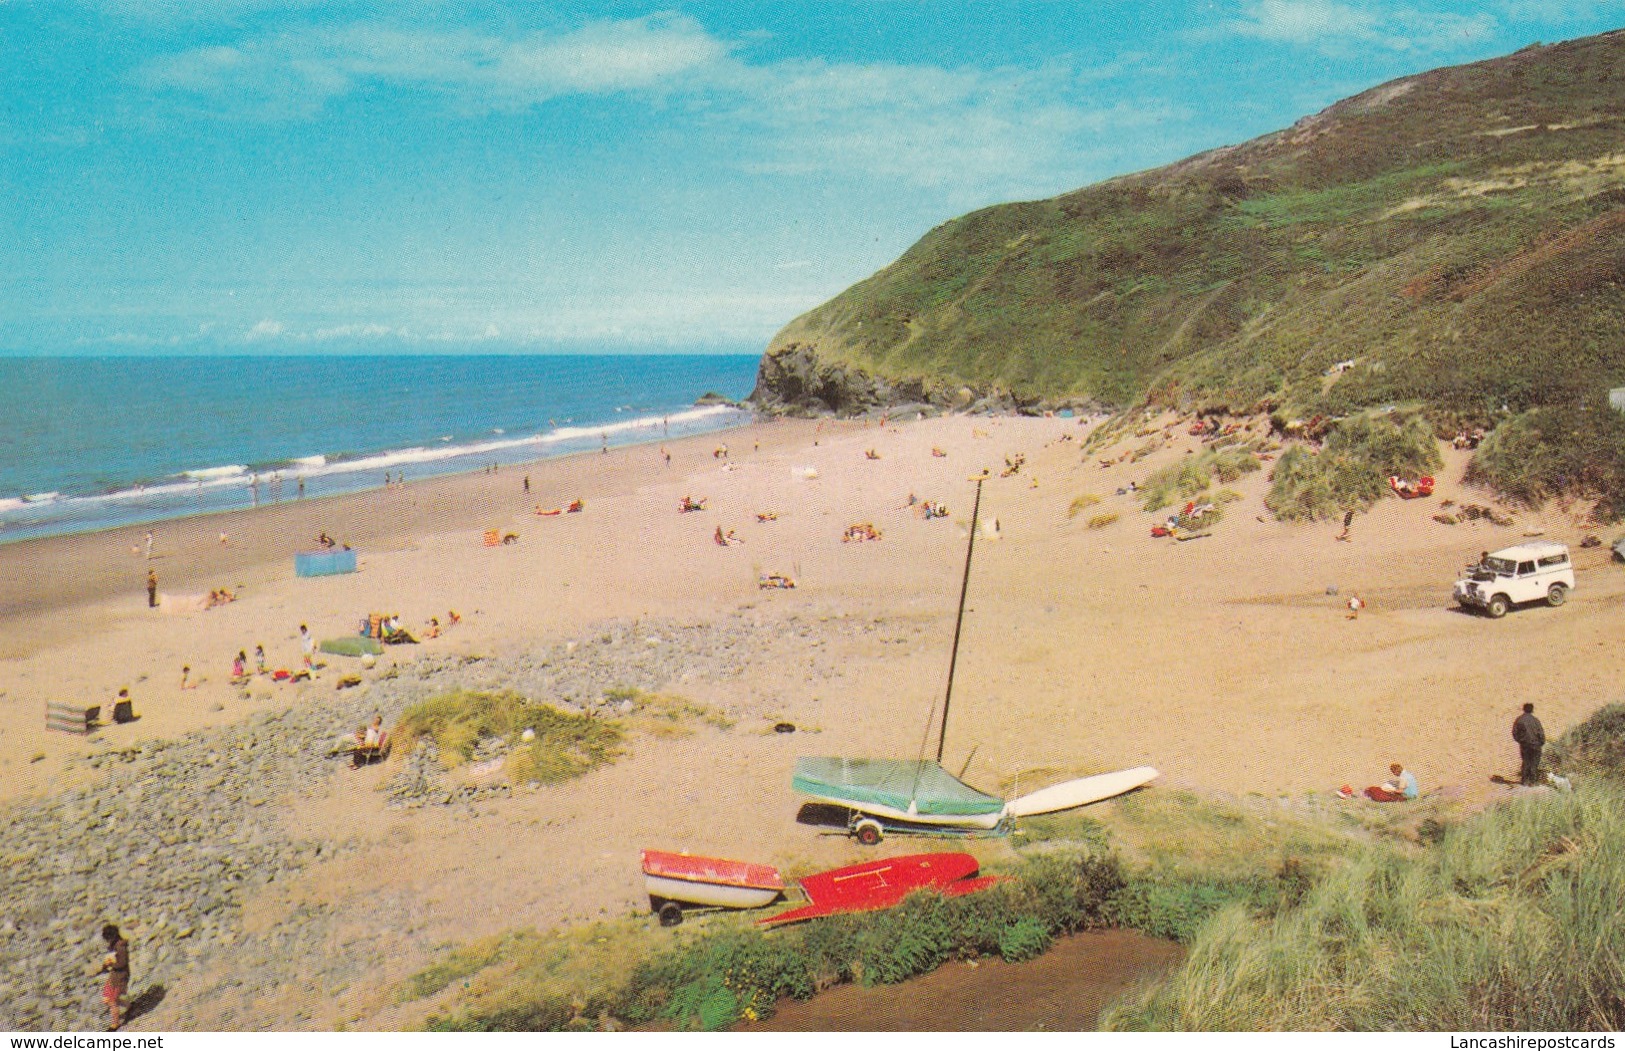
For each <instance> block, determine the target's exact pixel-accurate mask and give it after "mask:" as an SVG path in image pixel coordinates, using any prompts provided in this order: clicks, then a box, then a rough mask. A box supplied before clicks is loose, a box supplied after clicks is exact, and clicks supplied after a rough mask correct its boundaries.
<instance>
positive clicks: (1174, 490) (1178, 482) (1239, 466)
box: [1140, 447, 1261, 511]
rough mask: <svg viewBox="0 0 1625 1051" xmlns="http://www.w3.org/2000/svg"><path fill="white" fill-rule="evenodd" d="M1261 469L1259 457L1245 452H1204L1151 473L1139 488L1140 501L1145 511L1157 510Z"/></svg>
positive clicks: (1225, 450) (1223, 450)
mask: <svg viewBox="0 0 1625 1051" xmlns="http://www.w3.org/2000/svg"><path fill="white" fill-rule="evenodd" d="M1260 466H1261V464H1260V463H1259V461H1258V457H1256V456H1254V455H1253V454H1252V452H1251V451H1249V450H1247V449H1243V448H1239V447H1231V448H1226V449H1204V450H1202V451H1201V452H1199V453H1197V454H1196V455H1194V456H1187V457H1186V458H1184V459H1183V460H1180V461H1179V462H1178V463H1175V464H1169V465H1168V466H1167V467H1164V468H1163V469H1162V470H1160V471H1153V472H1152V474H1151V477H1149V478H1147V479H1146V480H1145V484H1144V485H1142V486H1141V487H1140V494H1141V495H1140V500H1141V503H1142V506H1144V508H1145V509H1146V510H1147V511H1157V510H1160V509H1162V508H1164V507H1167V506H1168V505H1169V504H1171V503H1173V502H1174V500H1175V499H1181V500H1189V499H1190V498H1192V497H1194V496H1196V495H1197V494H1199V493H1202V492H1205V491H1206V490H1207V488H1208V487H1209V486H1210V485H1212V484H1213V483H1214V482H1215V481H1218V482H1221V483H1223V482H1233V481H1235V480H1236V479H1238V478H1240V477H1241V476H1242V475H1244V474H1247V473H1249V472H1251V471H1256V470H1258V468H1259V467H1260Z"/></svg>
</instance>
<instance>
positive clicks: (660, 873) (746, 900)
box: [643, 850, 784, 921]
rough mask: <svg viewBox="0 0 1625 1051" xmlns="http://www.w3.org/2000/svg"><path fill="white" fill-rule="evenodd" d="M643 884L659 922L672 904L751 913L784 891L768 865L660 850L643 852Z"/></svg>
mask: <svg viewBox="0 0 1625 1051" xmlns="http://www.w3.org/2000/svg"><path fill="white" fill-rule="evenodd" d="M643 882H644V886H645V888H646V889H647V890H648V892H649V901H650V904H652V905H654V908H655V911H656V912H658V913H660V916H661V920H662V921H666V920H667V919H668V914H667V911H666V910H665V909H664V906H665V905H669V904H672V903H674V902H681V903H684V904H689V905H711V906H717V907H722V908H731V909H754V908H759V907H760V906H763V905H766V904H768V903H769V902H771V901H772V900H773V899H774V898H777V897H778V896H779V894H780V893H782V892H783V890H784V878H783V877H781V876H780V875H779V870H778V869H776V868H774V867H773V866H772V865H757V864H753V863H751V862H748V861H730V860H728V859H727V858H707V857H700V856H697V855H692V854H673V853H670V852H669V851H664V850H645V851H644V852H643Z"/></svg>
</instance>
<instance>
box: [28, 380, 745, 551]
mask: <svg viewBox="0 0 1625 1051" xmlns="http://www.w3.org/2000/svg"><path fill="white" fill-rule="evenodd" d="M759 360H760V358H759V356H758V355H756V354H660V355H646V354H629V353H598V354H585V353H583V354H504V355H479V356H475V355H469V354H452V355H441V356H431V355H422V354H397V355H389V354H368V355H365V356H302V357H294V356H259V357H254V356H230V357H224V356H223V357H211V356H204V355H189V356H184V357H124V356H120V357H105V358H96V357H73V356H43V355H41V356H26V357H0V543H7V542H14V541H17V540H22V539H26V538H30V537H38V536H50V535H58V534H66V533H80V532H88V531H91V530H97V529H105V528H109V527H112V526H119V525H128V524H131V523H143V522H156V521H162V520H165V519H171V518H178V517H182V516H186V515H194V514H201V513H205V512H213V511H225V510H236V509H241V508H248V507H254V506H259V505H263V504H270V503H277V502H281V501H287V500H296V499H301V498H303V499H312V498H315V497H321V496H329V495H333V494H336V493H351V492H359V491H363V490H367V489H376V488H381V487H382V486H383V485H384V484H385V477H386V475H387V476H388V477H389V478H390V479H391V480H393V479H396V478H400V479H405V480H409V479H416V478H427V477H430V476H434V475H443V474H452V473H461V472H468V471H477V470H481V469H483V468H487V467H490V466H491V465H493V464H498V465H506V464H515V463H522V462H528V461H532V460H540V459H545V458H549V457H555V456H564V455H567V454H570V453H575V452H583V451H588V450H597V449H599V448H601V447H602V446H605V445H608V446H610V447H617V446H624V445H631V444H637V443H646V442H660V441H664V440H666V439H668V438H680V437H683V436H686V435H693V434H702V433H706V432H710V431H719V430H725V429H727V428H731V427H737V426H740V425H742V424H744V423H746V422H749V420H750V413H749V412H748V411H747V410H743V409H739V408H735V407H732V406H727V405H705V406H700V405H696V404H695V402H696V401H697V400H698V399H700V398H701V397H702V396H703V395H705V394H708V393H716V394H721V395H723V396H724V397H726V398H729V399H732V400H735V401H737V400H740V399H743V398H744V397H746V396H747V395H748V394H749V393H750V391H751V388H752V387H753V386H754V384H755V377H756V366H757V363H758V361H759Z"/></svg>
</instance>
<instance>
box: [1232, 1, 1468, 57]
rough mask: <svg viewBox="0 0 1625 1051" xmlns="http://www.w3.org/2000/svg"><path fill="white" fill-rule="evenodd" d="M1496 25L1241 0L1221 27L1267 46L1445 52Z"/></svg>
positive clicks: (1393, 9)
mask: <svg viewBox="0 0 1625 1051" xmlns="http://www.w3.org/2000/svg"><path fill="white" fill-rule="evenodd" d="M1498 28H1499V23H1498V21H1497V20H1496V18H1495V16H1494V15H1492V14H1489V13H1487V12H1479V13H1476V14H1467V15H1464V14H1457V13H1455V12H1452V11H1428V10H1422V9H1420V8H1415V7H1402V6H1387V5H1382V4H1365V5H1361V6H1358V7H1356V6H1353V5H1350V4H1344V3H1338V2H1337V0H1246V2H1244V3H1243V4H1242V5H1241V13H1240V16H1239V17H1238V18H1235V19H1233V20H1231V21H1230V22H1229V23H1228V24H1227V26H1226V29H1227V30H1228V31H1229V32H1231V33H1233V34H1235V35H1237V36H1244V37H1252V38H1254V39H1257V40H1265V41H1269V42H1271V43H1281V44H1294V45H1298V46H1303V47H1314V48H1318V49H1321V50H1325V51H1332V52H1336V51H1341V50H1346V49H1348V48H1350V47H1379V48H1383V49H1384V50H1388V51H1417V52H1447V51H1451V50H1453V49H1456V48H1462V47H1465V46H1468V45H1470V44H1473V43H1475V42H1478V41H1482V40H1484V39H1487V38H1489V37H1491V36H1493V35H1494V34H1495V33H1496V31H1497V29H1498Z"/></svg>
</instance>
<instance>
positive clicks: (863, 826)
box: [853, 821, 884, 847]
mask: <svg viewBox="0 0 1625 1051" xmlns="http://www.w3.org/2000/svg"><path fill="white" fill-rule="evenodd" d="M853 832H854V834H855V835H856V836H857V837H858V842H859V843H862V844H863V845H864V846H866V847H872V846H874V845H875V844H876V843H879V842H880V841H881V839H882V838H884V837H883V834H882V832H881V829H880V822H878V821H859V822H858V825H857V828H855V829H854V830H853Z"/></svg>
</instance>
